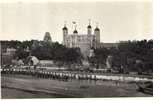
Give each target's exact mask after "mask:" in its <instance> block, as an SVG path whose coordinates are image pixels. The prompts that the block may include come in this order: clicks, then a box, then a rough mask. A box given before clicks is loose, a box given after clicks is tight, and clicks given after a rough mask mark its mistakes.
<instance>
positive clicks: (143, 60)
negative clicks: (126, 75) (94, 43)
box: [95, 40, 153, 73]
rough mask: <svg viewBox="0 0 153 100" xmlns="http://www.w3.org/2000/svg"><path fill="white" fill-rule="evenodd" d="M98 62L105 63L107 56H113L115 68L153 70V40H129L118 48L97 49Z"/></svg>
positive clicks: (138, 70)
mask: <svg viewBox="0 0 153 100" xmlns="http://www.w3.org/2000/svg"><path fill="white" fill-rule="evenodd" d="M95 55H96V56H95V57H96V59H97V62H98V63H105V62H106V59H107V56H108V55H112V56H113V60H112V62H113V66H112V67H113V68H114V69H117V70H120V71H121V70H122V69H123V70H124V72H126V71H127V72H129V71H137V72H139V73H140V72H148V73H151V72H153V40H149V41H147V40H141V41H127V42H125V43H119V45H118V48H109V49H107V48H99V49H96V50H95Z"/></svg>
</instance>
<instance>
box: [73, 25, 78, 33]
mask: <svg viewBox="0 0 153 100" xmlns="http://www.w3.org/2000/svg"><path fill="white" fill-rule="evenodd" d="M73 24H74V28H75V29H74V31H73V34H76V35H77V34H78V31H77V29H76V27H77V25H76V22H73Z"/></svg>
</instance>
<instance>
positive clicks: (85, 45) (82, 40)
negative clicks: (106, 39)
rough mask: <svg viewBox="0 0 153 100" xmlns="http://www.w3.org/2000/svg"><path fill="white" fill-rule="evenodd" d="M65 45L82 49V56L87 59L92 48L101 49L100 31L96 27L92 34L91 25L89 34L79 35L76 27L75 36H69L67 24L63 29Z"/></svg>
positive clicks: (88, 29) (88, 27)
mask: <svg viewBox="0 0 153 100" xmlns="http://www.w3.org/2000/svg"><path fill="white" fill-rule="evenodd" d="M63 44H64V45H65V46H66V47H69V48H76V47H78V48H80V50H81V52H82V54H83V55H84V57H86V56H88V55H89V50H90V48H92V47H93V48H99V47H100V29H99V28H98V26H96V28H95V29H94V33H93V34H92V27H91V25H90V23H89V25H88V26H87V34H79V33H78V31H77V29H76V27H75V29H74V31H73V34H68V28H67V27H66V24H65V25H64V27H63Z"/></svg>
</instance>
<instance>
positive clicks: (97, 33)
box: [94, 23, 100, 48]
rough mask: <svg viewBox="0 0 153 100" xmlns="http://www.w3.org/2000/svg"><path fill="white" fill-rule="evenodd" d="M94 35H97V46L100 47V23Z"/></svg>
mask: <svg viewBox="0 0 153 100" xmlns="http://www.w3.org/2000/svg"><path fill="white" fill-rule="evenodd" d="M94 35H95V42H96V43H95V44H96V45H95V48H99V47H100V29H99V28H98V23H97V25H96V28H95V30H94Z"/></svg>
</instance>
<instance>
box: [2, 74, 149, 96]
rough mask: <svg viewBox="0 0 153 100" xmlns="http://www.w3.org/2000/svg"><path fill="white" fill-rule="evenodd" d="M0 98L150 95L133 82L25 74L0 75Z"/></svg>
mask: <svg viewBox="0 0 153 100" xmlns="http://www.w3.org/2000/svg"><path fill="white" fill-rule="evenodd" d="M1 83H2V84H1V86H2V98H55V97H57V98H58V97H59V98H61V97H62V98H68V97H70V98H73V97H77V98H80V97H81V98H82V97H89V98H90V97H148V96H149V97H150V96H151V95H148V94H143V93H141V92H138V91H136V88H137V87H136V85H135V83H125V82H117V83H116V82H115V81H102V80H98V81H89V80H80V81H79V80H68V81H59V80H49V79H42V78H35V77H33V76H27V75H2V77H1Z"/></svg>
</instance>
